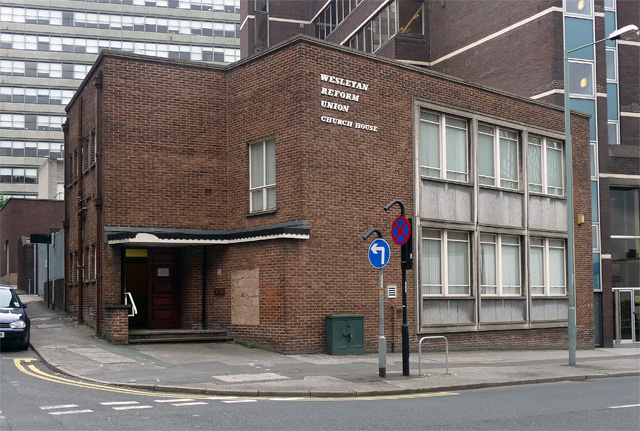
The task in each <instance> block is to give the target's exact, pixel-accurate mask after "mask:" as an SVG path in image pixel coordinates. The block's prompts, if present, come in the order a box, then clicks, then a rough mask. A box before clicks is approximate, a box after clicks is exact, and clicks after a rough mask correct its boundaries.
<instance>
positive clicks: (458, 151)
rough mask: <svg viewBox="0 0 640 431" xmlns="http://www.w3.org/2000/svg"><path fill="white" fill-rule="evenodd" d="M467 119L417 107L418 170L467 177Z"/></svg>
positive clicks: (437, 175)
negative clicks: (421, 109)
mask: <svg viewBox="0 0 640 431" xmlns="http://www.w3.org/2000/svg"><path fill="white" fill-rule="evenodd" d="M467 131H468V123H467V120H465V119H462V118H457V117H452V116H449V115H445V114H440V113H435V112H429V111H420V174H421V175H423V176H426V177H433V178H442V179H447V180H453V181H463V182H466V181H468V173H469V169H468V166H469V163H468V147H469V142H468V132H467Z"/></svg>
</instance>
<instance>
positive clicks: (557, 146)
mask: <svg viewBox="0 0 640 431" xmlns="http://www.w3.org/2000/svg"><path fill="white" fill-rule="evenodd" d="M528 155H529V157H528V167H529V191H530V192H535V193H545V194H549V195H554V196H562V195H563V194H564V168H563V145H562V143H561V142H558V141H554V140H551V139H547V138H541V137H538V136H532V135H529V150H528Z"/></svg>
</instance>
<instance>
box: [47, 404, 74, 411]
mask: <svg viewBox="0 0 640 431" xmlns="http://www.w3.org/2000/svg"><path fill="white" fill-rule="evenodd" d="M72 407H78V406H77V405H76V404H65V405H61V406H42V407H40V410H53V409H70V408H72Z"/></svg>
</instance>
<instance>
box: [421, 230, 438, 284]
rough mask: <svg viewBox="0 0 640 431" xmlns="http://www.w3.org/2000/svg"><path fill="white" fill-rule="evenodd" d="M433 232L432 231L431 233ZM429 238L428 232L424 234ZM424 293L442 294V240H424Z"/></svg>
mask: <svg viewBox="0 0 640 431" xmlns="http://www.w3.org/2000/svg"><path fill="white" fill-rule="evenodd" d="M429 232H431V231H429ZM424 236H428V232H425V233H424ZM421 270H422V285H423V288H422V292H423V294H441V293H442V276H441V273H440V272H441V257H440V240H435V239H423V240H422V268H421Z"/></svg>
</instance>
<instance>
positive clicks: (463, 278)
mask: <svg viewBox="0 0 640 431" xmlns="http://www.w3.org/2000/svg"><path fill="white" fill-rule="evenodd" d="M451 234H452V232H450V234H449V237H450V239H449V240H448V241H447V259H448V264H447V266H448V273H447V275H448V278H449V287H448V291H449V293H450V294H454V295H455V294H468V293H469V247H468V243H467V242H462V241H452V240H451V237H452V236H453V235H451ZM462 235H464V236H465V237H466V234H464V233H463V234H462Z"/></svg>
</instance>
